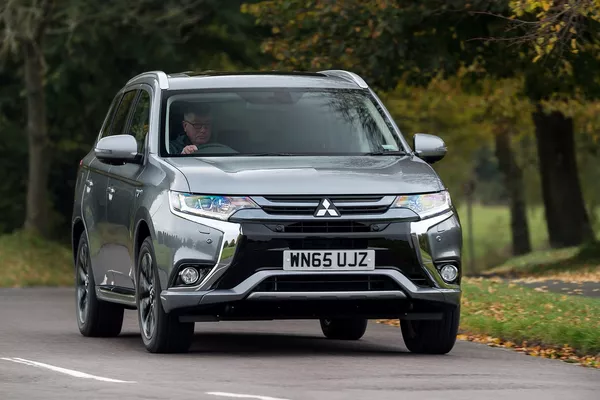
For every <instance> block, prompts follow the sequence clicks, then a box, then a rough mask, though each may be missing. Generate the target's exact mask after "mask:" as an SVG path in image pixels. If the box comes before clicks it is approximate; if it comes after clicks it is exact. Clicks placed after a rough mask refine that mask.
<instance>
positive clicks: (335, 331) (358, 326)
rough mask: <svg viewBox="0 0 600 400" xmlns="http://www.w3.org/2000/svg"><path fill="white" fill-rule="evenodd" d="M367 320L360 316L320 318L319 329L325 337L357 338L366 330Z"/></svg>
mask: <svg viewBox="0 0 600 400" xmlns="http://www.w3.org/2000/svg"><path fill="white" fill-rule="evenodd" d="M367 322H368V320H366V319H362V318H344V319H342V318H334V319H324V318H323V319H321V330H322V331H323V334H324V335H325V337H326V338H327V339H334V340H358V339H360V338H362V337H363V335H364V334H365V332H366V331H367Z"/></svg>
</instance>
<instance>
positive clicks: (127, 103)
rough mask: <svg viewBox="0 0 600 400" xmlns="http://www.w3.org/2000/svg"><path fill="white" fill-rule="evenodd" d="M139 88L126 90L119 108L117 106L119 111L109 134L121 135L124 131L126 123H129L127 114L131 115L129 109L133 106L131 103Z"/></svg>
mask: <svg viewBox="0 0 600 400" xmlns="http://www.w3.org/2000/svg"><path fill="white" fill-rule="evenodd" d="M137 92H138V91H137V90H131V91H129V92H126V93H125V95H124V96H123V100H121V103H120V104H119V108H117V112H116V113H115V118H114V119H113V123H112V126H111V128H110V132H108V134H107V136H112V135H121V134H123V133H128V132H124V131H123V130H124V129H125V124H126V123H127V116H128V115H129V109H130V108H131V104H132V102H133V100H134V99H135V95H136V94H137Z"/></svg>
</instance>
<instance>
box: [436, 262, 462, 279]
mask: <svg viewBox="0 0 600 400" xmlns="http://www.w3.org/2000/svg"><path fill="white" fill-rule="evenodd" d="M440 275H441V276H442V279H443V280H444V281H446V282H448V283H450V282H452V281H454V280H455V279H456V277H457V276H458V268H456V267H455V266H454V265H450V264H446V265H444V266H443V267H442V268H441V269H440Z"/></svg>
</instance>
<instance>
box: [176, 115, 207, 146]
mask: <svg viewBox="0 0 600 400" xmlns="http://www.w3.org/2000/svg"><path fill="white" fill-rule="evenodd" d="M211 123H212V121H211V118H210V116H207V115H204V116H203V115H196V114H192V115H191V116H188V117H187V119H184V121H183V130H184V131H185V133H186V134H187V136H188V138H190V141H191V142H192V144H195V145H200V144H204V143H207V142H208V141H209V140H210V134H211Z"/></svg>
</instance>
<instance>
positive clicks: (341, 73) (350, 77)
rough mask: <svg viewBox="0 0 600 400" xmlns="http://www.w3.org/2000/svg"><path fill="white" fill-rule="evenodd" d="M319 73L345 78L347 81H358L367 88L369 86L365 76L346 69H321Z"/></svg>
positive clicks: (358, 83) (362, 86)
mask: <svg viewBox="0 0 600 400" xmlns="http://www.w3.org/2000/svg"><path fill="white" fill-rule="evenodd" d="M319 73H321V74H324V75H327V76H335V77H336V78H341V79H345V80H347V81H350V82H353V83H356V84H357V85H358V86H360V87H361V88H363V89H367V88H368V87H369V85H367V82H365V80H364V79H363V78H361V77H360V76H358V75H357V74H355V73H354V72H350V71H345V70H343V69H328V70H324V71H319Z"/></svg>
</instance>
